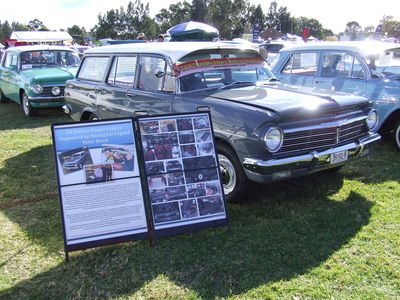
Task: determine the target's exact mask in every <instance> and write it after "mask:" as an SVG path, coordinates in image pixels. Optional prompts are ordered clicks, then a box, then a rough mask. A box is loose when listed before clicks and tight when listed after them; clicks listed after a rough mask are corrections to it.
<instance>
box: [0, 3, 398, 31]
mask: <svg viewBox="0 0 400 300" xmlns="http://www.w3.org/2000/svg"><path fill="white" fill-rule="evenodd" d="M187 1H188V2H191V0H187ZM132 2H134V0H132ZM177 2H183V0H181V1H174V0H142V3H149V6H150V16H151V17H154V16H155V15H156V14H157V13H158V12H159V11H160V10H161V9H162V8H166V9H168V7H169V5H170V4H172V3H177ZM276 2H277V3H278V7H280V6H284V7H287V9H288V11H289V12H290V14H291V16H295V17H307V18H315V19H317V20H318V21H319V22H320V23H321V24H322V26H323V27H324V28H325V29H331V30H332V31H333V32H334V33H340V32H343V31H344V29H345V27H346V24H347V23H348V22H351V21H356V22H358V23H359V24H360V26H361V27H363V28H364V27H366V26H371V25H372V26H374V27H376V26H377V25H378V24H379V22H380V20H381V19H382V18H383V16H384V15H390V16H393V17H394V19H395V20H397V21H400V1H399V0H379V1H366V0H331V1H327V0H302V1H301V0H276ZM128 3H129V0H111V1H108V0H37V1H31V0H3V1H2V4H1V6H0V21H1V22H4V21H6V20H7V21H8V22H12V21H16V22H19V23H23V24H28V23H29V21H31V20H33V19H38V20H40V21H42V22H43V24H44V25H45V26H46V27H47V28H48V29H50V30H59V29H67V28H68V27H72V26H73V25H78V26H79V27H85V29H86V30H87V31H89V30H90V29H91V28H93V27H94V26H95V25H96V24H97V20H98V18H97V17H98V15H99V14H102V15H103V14H105V13H106V12H107V11H109V10H111V9H119V8H120V7H121V6H122V7H124V8H126V6H127V4H128ZM250 3H251V4H254V5H258V4H260V5H261V7H262V9H263V11H264V13H266V12H268V8H269V6H270V3H271V1H268V0H250ZM371 3H374V4H371Z"/></svg>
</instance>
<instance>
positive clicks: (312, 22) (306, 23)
mask: <svg viewBox="0 0 400 300" xmlns="http://www.w3.org/2000/svg"><path fill="white" fill-rule="evenodd" d="M299 25H300V26H299V29H298V31H297V32H296V34H297V35H300V36H302V35H303V30H304V28H308V29H310V35H312V36H314V37H316V38H318V39H320V40H322V39H323V38H324V28H323V27H322V25H321V23H320V22H319V21H318V20H317V19H314V18H311V19H309V18H306V17H300V18H299Z"/></svg>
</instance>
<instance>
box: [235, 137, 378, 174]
mask: <svg viewBox="0 0 400 300" xmlns="http://www.w3.org/2000/svg"><path fill="white" fill-rule="evenodd" d="M380 138H381V136H380V135H379V134H377V133H370V134H369V135H368V136H367V137H365V138H362V139H359V141H358V142H353V143H349V144H346V145H343V146H339V147H335V148H330V149H328V150H325V151H321V152H318V151H313V152H310V153H308V154H304V155H299V156H293V157H286V158H281V159H279V158H278V159H269V160H258V159H253V158H245V159H244V160H243V166H244V168H245V170H246V171H250V172H251V173H253V176H251V177H254V175H255V174H254V173H258V174H272V173H273V172H277V171H285V170H292V169H299V168H307V169H308V170H307V172H306V173H312V172H313V171H318V170H322V169H328V168H332V167H335V166H338V165H341V164H344V163H346V162H347V161H349V160H352V159H355V158H357V157H360V156H363V155H365V154H367V153H365V151H364V150H365V149H366V146H368V145H369V144H371V143H374V142H376V141H379V140H380ZM345 150H347V151H348V160H347V161H345V162H342V163H338V164H331V163H330V160H331V154H333V153H336V152H340V151H345ZM247 173H248V172H247ZM248 175H249V174H248ZM288 177H291V176H288ZM262 181H264V180H262ZM268 181H273V180H268Z"/></svg>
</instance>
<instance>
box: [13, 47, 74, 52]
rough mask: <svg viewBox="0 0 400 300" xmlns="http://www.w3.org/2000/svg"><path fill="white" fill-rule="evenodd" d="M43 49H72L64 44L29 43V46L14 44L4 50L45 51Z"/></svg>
mask: <svg viewBox="0 0 400 300" xmlns="http://www.w3.org/2000/svg"><path fill="white" fill-rule="evenodd" d="M45 50H63V51H65V50H67V51H73V50H72V49H71V48H69V47H64V46H52V45H33V46H31V45H29V46H16V47H11V48H8V49H7V50H6V51H7V52H11V51H12V52H18V53H21V52H25V51H45Z"/></svg>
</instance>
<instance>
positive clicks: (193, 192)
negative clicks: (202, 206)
mask: <svg viewBox="0 0 400 300" xmlns="http://www.w3.org/2000/svg"><path fill="white" fill-rule="evenodd" d="M187 191H188V196H189V198H197V197H203V196H205V195H206V194H207V192H206V186H205V184H204V183H196V184H188V185H187Z"/></svg>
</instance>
